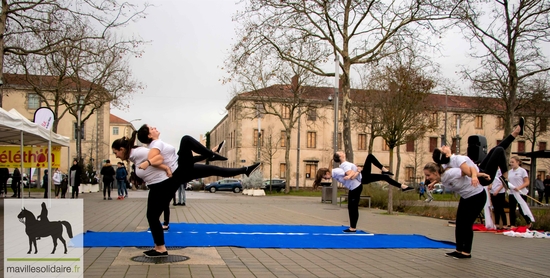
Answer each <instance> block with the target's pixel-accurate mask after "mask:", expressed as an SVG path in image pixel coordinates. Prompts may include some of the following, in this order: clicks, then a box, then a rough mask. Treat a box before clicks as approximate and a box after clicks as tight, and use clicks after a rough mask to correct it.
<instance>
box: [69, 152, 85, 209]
mask: <svg viewBox="0 0 550 278" xmlns="http://www.w3.org/2000/svg"><path fill="white" fill-rule="evenodd" d="M81 176H82V170H81V168H80V165H78V161H76V160H73V166H71V169H69V184H70V185H71V190H72V195H71V199H74V198H77V199H78V191H80V177H81Z"/></svg>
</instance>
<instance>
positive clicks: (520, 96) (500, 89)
mask: <svg viewBox="0 0 550 278" xmlns="http://www.w3.org/2000/svg"><path fill="white" fill-rule="evenodd" d="M459 3H460V4H459V6H458V7H457V9H456V10H455V11H454V14H453V17H454V18H457V19H458V24H459V26H460V28H461V30H462V32H463V34H464V36H465V37H466V39H468V40H469V41H470V43H471V44H473V45H474V46H479V48H475V47H473V49H474V50H473V51H472V53H471V57H473V58H475V59H478V61H479V67H477V68H464V69H463V71H462V73H463V74H464V76H465V77H466V78H467V79H469V80H470V81H471V82H472V86H473V89H474V90H475V91H477V92H478V93H479V94H480V95H482V96H485V97H487V96H488V97H494V98H498V99H500V100H502V102H501V106H500V107H497V109H499V110H504V113H503V118H504V134H505V135H506V134H510V132H511V130H512V124H513V123H514V118H515V115H516V112H517V111H518V110H520V109H521V107H522V106H523V105H524V104H525V102H526V98H527V95H526V94H525V93H526V92H524V91H521V90H519V88H521V87H522V86H525V85H526V84H528V83H530V82H532V80H533V79H534V78H536V76H537V75H540V74H543V73H545V72H548V71H550V66H549V64H548V61H547V58H546V57H545V55H544V54H543V53H542V48H543V47H544V44H545V43H547V42H548V41H549V38H550V2H548V1H540V0H518V1H460V2H459ZM477 51H479V53H478V52H477Z"/></svg>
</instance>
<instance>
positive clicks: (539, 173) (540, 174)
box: [537, 171, 546, 180]
mask: <svg viewBox="0 0 550 278" xmlns="http://www.w3.org/2000/svg"><path fill="white" fill-rule="evenodd" d="M537 178H539V179H540V180H544V179H545V178H546V171H537Z"/></svg>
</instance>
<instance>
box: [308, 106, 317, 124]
mask: <svg viewBox="0 0 550 278" xmlns="http://www.w3.org/2000/svg"><path fill="white" fill-rule="evenodd" d="M307 120H308V121H315V120H317V110H316V109H315V108H312V107H310V108H309V109H308V110H307Z"/></svg>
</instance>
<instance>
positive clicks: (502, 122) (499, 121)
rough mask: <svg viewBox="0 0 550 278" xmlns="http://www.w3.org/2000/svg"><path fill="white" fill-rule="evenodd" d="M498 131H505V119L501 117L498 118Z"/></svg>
mask: <svg viewBox="0 0 550 278" xmlns="http://www.w3.org/2000/svg"><path fill="white" fill-rule="evenodd" d="M497 129H504V118H503V117H501V116H499V117H498V118H497Z"/></svg>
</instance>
